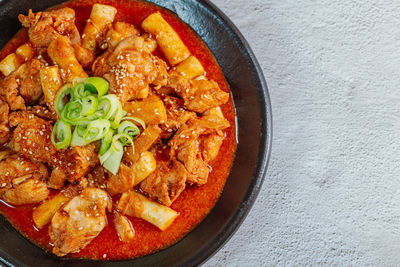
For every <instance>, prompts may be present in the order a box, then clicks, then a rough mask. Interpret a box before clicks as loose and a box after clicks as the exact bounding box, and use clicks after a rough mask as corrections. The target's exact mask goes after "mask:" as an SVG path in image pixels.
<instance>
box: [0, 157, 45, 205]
mask: <svg viewBox="0 0 400 267" xmlns="http://www.w3.org/2000/svg"><path fill="white" fill-rule="evenodd" d="M48 176H49V174H48V171H47V168H46V166H44V165H43V164H42V163H39V162H35V163H34V162H32V161H30V160H28V159H26V158H24V157H17V156H16V155H12V156H11V157H8V158H6V159H4V160H2V161H0V197H1V198H2V199H3V200H4V201H6V202H7V203H10V204H12V205H24V204H31V203H38V202H40V201H42V200H44V199H46V198H47V197H48V196H49V190H48V189H47V186H46V183H45V182H44V181H43V180H44V179H46V178H47V177H48Z"/></svg>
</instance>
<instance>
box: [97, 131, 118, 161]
mask: <svg viewBox="0 0 400 267" xmlns="http://www.w3.org/2000/svg"><path fill="white" fill-rule="evenodd" d="M113 135H114V130H113V129H111V128H110V129H108V132H107V133H106V135H105V136H104V137H103V139H101V145H100V150H99V155H100V156H102V155H104V153H106V152H107V151H108V150H109V149H110V147H111V142H112V139H113Z"/></svg>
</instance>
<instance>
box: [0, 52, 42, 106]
mask: <svg viewBox="0 0 400 267" xmlns="http://www.w3.org/2000/svg"><path fill="white" fill-rule="evenodd" d="M41 67H43V63H42V62H41V61H39V60H37V59H32V60H31V61H30V62H27V63H25V64H23V65H21V66H20V67H19V68H18V69H17V70H16V71H15V72H13V73H11V74H10V75H9V76H7V77H5V78H4V79H3V80H2V81H1V82H0V87H2V90H1V91H0V95H2V96H3V97H4V99H5V100H6V101H7V103H8V105H9V106H10V109H11V110H18V109H25V108H26V107H25V102H26V103H28V104H32V103H34V102H36V101H38V100H39V98H40V97H41V96H42V93H43V92H42V87H41V85H40V79H39V69H40V68H41Z"/></svg>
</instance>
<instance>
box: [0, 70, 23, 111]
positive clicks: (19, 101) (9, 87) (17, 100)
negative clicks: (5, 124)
mask: <svg viewBox="0 0 400 267" xmlns="http://www.w3.org/2000/svg"><path fill="white" fill-rule="evenodd" d="M20 85H21V80H20V79H19V78H18V74H17V73H15V72H13V73H11V74H10V75H8V76H7V77H5V78H4V79H3V80H1V81H0V87H1V90H0V95H1V96H2V97H4V99H5V100H6V101H7V103H8V105H9V107H10V109H11V110H19V109H25V108H26V107H25V100H24V99H23V98H22V96H20V95H19V90H18V89H19V86H20Z"/></svg>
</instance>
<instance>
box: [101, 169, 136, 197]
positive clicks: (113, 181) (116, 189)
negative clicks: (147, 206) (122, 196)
mask: <svg viewBox="0 0 400 267" xmlns="http://www.w3.org/2000/svg"><path fill="white" fill-rule="evenodd" d="M107 174H108V177H109V178H108V180H107V192H108V193H109V194H110V195H116V194H119V193H122V192H125V191H128V190H129V189H131V188H132V187H133V185H134V182H135V176H134V173H133V170H132V169H131V168H130V167H128V166H126V165H125V164H123V163H122V164H121V166H120V167H119V171H118V173H117V174H116V175H113V174H112V173H110V172H108V171H107Z"/></svg>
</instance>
